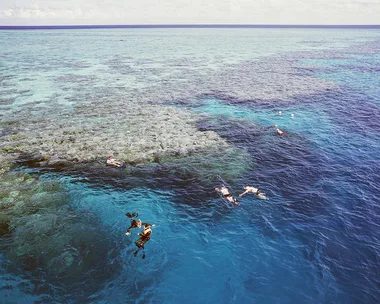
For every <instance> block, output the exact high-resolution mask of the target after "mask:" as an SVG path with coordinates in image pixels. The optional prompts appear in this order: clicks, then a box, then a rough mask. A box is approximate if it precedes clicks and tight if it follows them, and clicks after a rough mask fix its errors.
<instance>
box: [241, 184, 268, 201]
mask: <svg viewBox="0 0 380 304" xmlns="http://www.w3.org/2000/svg"><path fill="white" fill-rule="evenodd" d="M243 189H244V190H245V191H244V192H243V193H241V194H239V197H242V196H243V195H245V194H247V193H253V194H256V195H257V197H258V198H259V199H263V200H266V199H268V198H267V197H266V195H265V193H262V192H261V190H260V189H258V188H255V187H250V186H245V187H244V188H243Z"/></svg>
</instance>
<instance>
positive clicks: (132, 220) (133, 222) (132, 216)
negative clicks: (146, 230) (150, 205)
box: [125, 212, 142, 236]
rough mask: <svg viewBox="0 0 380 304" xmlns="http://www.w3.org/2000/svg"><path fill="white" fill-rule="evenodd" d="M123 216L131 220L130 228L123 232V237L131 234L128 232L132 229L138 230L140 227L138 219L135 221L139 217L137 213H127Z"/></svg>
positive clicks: (140, 223)
mask: <svg viewBox="0 0 380 304" xmlns="http://www.w3.org/2000/svg"><path fill="white" fill-rule="evenodd" d="M125 215H126V216H128V217H129V218H130V219H131V226H129V227H128V229H127V231H126V232H125V235H126V236H128V235H130V234H131V232H130V230H131V229H132V228H140V227H141V226H142V222H141V220H140V219H138V220H135V217H137V216H139V214H138V213H137V212H133V213H132V214H130V213H129V212H127V213H126V214H125Z"/></svg>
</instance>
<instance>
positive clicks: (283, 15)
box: [0, 0, 380, 25]
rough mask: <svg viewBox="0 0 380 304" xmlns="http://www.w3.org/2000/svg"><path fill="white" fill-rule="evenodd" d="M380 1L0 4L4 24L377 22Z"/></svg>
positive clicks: (50, 0) (15, 0)
mask: <svg viewBox="0 0 380 304" xmlns="http://www.w3.org/2000/svg"><path fill="white" fill-rule="evenodd" d="M379 16H380V0H347V1H345V0H208V1H207V0H206V1H205V0H190V1H189V0H160V1H158V0H139V1H131V0H77V1H75V0H66V1H64V0H41V1H37V2H34V1H30V0H2V1H1V3H0V25H6V24H170V23H182V24H184V23H235V24H243V23H244V24H378V23H379Z"/></svg>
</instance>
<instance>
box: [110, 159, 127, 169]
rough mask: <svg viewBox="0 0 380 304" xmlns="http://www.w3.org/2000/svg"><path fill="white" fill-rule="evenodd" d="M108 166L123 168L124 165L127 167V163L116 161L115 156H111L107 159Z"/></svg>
mask: <svg viewBox="0 0 380 304" xmlns="http://www.w3.org/2000/svg"><path fill="white" fill-rule="evenodd" d="M107 166H113V167H118V168H123V167H125V163H123V162H119V161H116V160H115V159H114V158H113V156H110V157H108V159H107Z"/></svg>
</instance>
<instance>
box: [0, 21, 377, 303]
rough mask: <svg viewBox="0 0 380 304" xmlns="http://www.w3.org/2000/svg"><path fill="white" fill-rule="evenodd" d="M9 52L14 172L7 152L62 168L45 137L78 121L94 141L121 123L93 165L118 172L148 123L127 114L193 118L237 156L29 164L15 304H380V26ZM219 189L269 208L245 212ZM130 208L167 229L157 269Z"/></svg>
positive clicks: (40, 41) (71, 43)
mask: <svg viewBox="0 0 380 304" xmlns="http://www.w3.org/2000/svg"><path fill="white" fill-rule="evenodd" d="M0 41H1V42H0V46H1V47H0V58H1V61H0V109H1V117H0V118H1V128H2V130H1V133H0V135H1V137H2V140H1V142H2V144H1V148H2V152H1V153H2V154H1V157H2V160H4V161H5V160H6V161H9V160H12V161H17V159H18V158H19V157H20V156H19V154H17V152H18V151H16V150H14V149H13V150H12V149H10V148H9V147H10V146H9V143H10V142H11V140H10V138H13V141H14V142H16V143H18V144H20V145H21V144H24V146H22V149H28V150H27V152H28V154H33V153H36V154H40V153H45V152H46V151H48V150H49V149H51V151H53V152H51V153H52V154H53V155H54V153H55V154H59V153H61V150H59V148H56V147H55V146H54V147H53V148H50V146H48V143H47V144H46V145H47V148H46V147H45V146H44V147H42V148H41V147H40V146H43V145H44V142H42V144H41V142H39V141H38V138H40V137H41V138H43V140H44V141H50V140H52V139H54V138H59V134H62V133H59V130H60V129H64V128H66V127H67V126H68V125H69V126H70V127H74V128H78V129H79V128H82V127H83V128H86V130H87V131H86V132H88V133H86V134H87V135H86V137H85V138H82V141H85V142H86V143H87V144H91V140H92V139H91V137H92V135H91V134H93V137H96V136H98V133H96V130H97V128H98V127H99V126H100V125H102V124H105V122H104V121H105V120H107V123H108V121H109V120H111V121H115V123H114V124H112V128H111V131H107V130H108V129H109V128H104V129H102V130H103V131H102V132H111V133H107V134H108V136H106V137H105V138H103V139H102V141H96V145H94V146H93V148H92V149H96V147H95V146H102V144H104V146H107V149H108V150H105V152H104V155H102V154H101V151H102V150H96V153H95V152H93V151H92V150H91V151H90V149H88V152H87V153H94V154H96V155H97V156H98V157H99V159H101V158H102V157H104V159H105V158H106V157H107V156H108V155H107V154H106V153H107V152H108V153H110V152H112V151H114V150H113V149H116V145H122V144H123V143H124V142H125V141H127V140H128V138H129V136H131V135H129V134H128V133H123V134H120V133H121V132H124V131H125V130H124V129H121V128H119V124H118V121H122V120H123V119H127V120H130V121H131V123H132V122H133V123H137V124H138V122H136V120H135V119H136V117H139V115H142V114H141V113H140V114H139V113H137V114H133V113H134V112H131V113H132V114H133V115H131V116H130V117H127V118H122V117H121V116H122V115H124V114H123V113H124V112H122V111H123V110H122V109H123V108H133V109H135V108H136V109H135V110H133V111H137V112H139V111H140V110H139V109H148V112H149V109H150V108H151V107H155V108H154V109H163V108H164V107H165V109H166V107H169V108H170V109H173V111H174V110H175V111H178V113H187V114H186V115H184V116H183V117H184V118H181V120H184V122H186V121H185V120H186V119H188V120H189V122H188V123H189V124H191V125H193V126H194V127H195V128H196V129H197V130H198V131H199V132H212V134H216V136H217V138H218V139H221V140H223V142H226V143H227V147H223V148H221V150H217V151H213V150H212V149H211V148H210V147H209V148H208V149H205V150H201V151H200V152H194V151H193V150H191V152H188V153H185V154H183V155H182V154H180V155H179V156H178V157H169V158H168V159H167V160H166V161H160V162H149V161H148V162H142V163H138V164H136V165H134V164H128V166H127V168H125V169H115V168H109V167H105V166H104V165H103V163H102V162H100V165H97V166H94V164H93V163H88V162H87V160H86V161H84V160H83V161H82V160H81V159H80V157H79V159H76V161H75V162H74V161H72V160H70V161H71V162H69V165H66V166H65V167H64V168H62V167H60V166H54V165H51V164H47V165H44V164H41V165H39V166H36V165H35V164H34V163H33V164H32V165H30V163H28V162H16V163H18V164H19V165H13V166H11V167H10V169H9V170H10V171H9V172H5V173H4V174H3V175H2V176H1V177H0V185H1V189H2V190H1V192H0V200H1V204H0V208H1V209H0V224H1V225H0V278H1V280H0V302H1V303H32V302H36V303H240V302H246V303H378V302H379V300H380V234H379V231H380V226H379V223H380V199H379V197H380V190H379V189H380V154H379V151H380V132H379V131H380V91H379V83H380V78H379V75H380V74H379V72H380V55H379V54H380V31H379V30H376V29H373V30H368V29H256V28H255V29H96V30H94V29H93V30H88V29H77V30H75V29H66V30H37V31H7V30H4V31H0ZM132 105H133V107H132ZM112 108H116V109H120V110H119V111H118V112H117V113H116V114H112V115H109V116H107V113H108V112H107V109H109V110H110V111H111V110H112ZM82 109H85V110H84V111H87V112H86V113H85V115H82V112H80V111H82ZM118 113H120V115H118ZM157 113H158V112H157ZM113 115H115V116H113ZM157 115H158V114H157ZM181 117H182V116H181ZM181 123H182V122H181ZM178 124H179V126H180V127H181V128H182V125H180V122H178ZM275 124H277V125H278V127H279V128H280V129H281V130H283V131H284V132H285V136H277V135H276V134H275V131H274V129H273V128H269V127H270V126H273V125H275ZM106 125H107V124H106ZM107 126H108V125H107ZM165 126H166V127H165ZM170 126H171V125H169V127H170ZM175 126H176V125H174V127H175ZM143 127H144V126H143V124H142V125H141V128H143ZM169 127H168V125H167V124H165V123H163V125H159V126H157V127H156V129H155V127H154V126H153V127H151V128H152V129H153V130H152V132H153V133H154V132H157V134H160V133H159V129H160V128H167V129H166V130H165V132H166V133H168V134H169V135H170V134H171V132H174V131H175V130H172V129H169ZM170 128H173V126H171V127H170ZM186 130H187V129H186ZM91 132H93V133H91ZM186 132H190V131H186ZM46 134H47V135H48V137H43V136H45V135H46ZM57 134H58V135H57ZM78 134H79V133H78ZM78 134H77V133H71V135H70V136H74V137H75V136H79V135H78ZM144 134H147V133H141V135H139V136H140V137H141V140H145V141H146V142H149V141H152V138H151V137H149V138H148V137H146V138H144V136H147V135H144ZM164 135H165V134H164ZM164 135H160V136H164ZM169 135H168V142H169V143H171V142H170V136H169ZM62 136H63V135H62ZM113 136H114V137H115V138H116V139H115V140H114V141H112V142H109V141H108V138H109V137H113ZM189 136H190V137H191V134H189V133H183V134H182V135H181V134H180V136H179V139H178V140H187V138H188V137H189ZM74 139H75V138H74ZM74 139H73V144H72V145H71V146H70V147H69V148H70V149H71V150H79V148H78V147H77V146H75V141H74ZM175 140H176V139H174V140H173V141H175ZM193 140H194V139H193V138H192V139H191V141H193ZM76 142H78V140H77V141H76ZM113 145H115V147H114V146H113ZM144 145H145V143H144ZM11 147H15V146H14V145H13V146H11ZM141 147H142V146H141ZM185 147H186V146H185ZM82 148H83V147H82ZM54 149H56V150H54ZM83 149H86V148H85V147H84V148H83ZM146 149H148V148H146ZM71 150H69V152H70V151H71ZM85 151H86V150H85ZM46 153H47V152H46ZM70 153H71V152H70ZM73 153H74V152H73ZM131 153H132V152H131ZM136 153H137V152H136ZM131 155H132V154H131ZM122 156H123V155H122V154H119V157H122ZM12 163H13V162H12ZM78 163H79V164H80V165H79V166H78ZM70 164H72V165H70ZM221 184H225V185H227V186H228V187H229V189H230V191H231V193H232V194H233V195H234V196H237V195H238V194H239V193H241V192H243V187H244V186H246V185H251V186H255V187H259V188H260V189H262V191H263V192H265V193H266V194H267V196H268V198H269V199H268V200H258V199H257V198H256V196H254V195H252V194H247V195H245V196H243V197H242V198H240V199H238V201H239V203H240V205H239V206H238V207H235V206H232V205H230V204H228V202H226V201H224V200H223V199H222V198H221V197H220V196H218V194H217V193H216V192H215V191H214V188H215V187H218V186H220V185H221ZM133 211H137V212H138V213H139V217H140V218H141V219H142V220H143V221H146V222H149V223H154V224H155V225H156V226H155V227H153V233H152V237H151V239H150V241H149V242H147V244H146V249H145V253H146V258H145V259H142V258H141V254H140V255H138V256H137V257H134V256H133V252H134V250H135V246H134V243H133V241H134V240H136V239H137V237H138V236H137V235H136V234H137V232H138V231H137V229H134V230H135V231H134V230H132V231H133V232H132V235H131V236H130V237H126V236H125V234H124V233H125V230H126V228H127V227H128V226H129V219H128V218H127V217H126V216H125V213H126V212H133Z"/></svg>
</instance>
